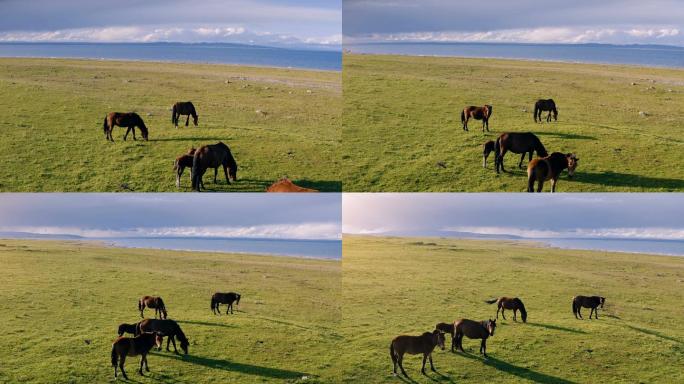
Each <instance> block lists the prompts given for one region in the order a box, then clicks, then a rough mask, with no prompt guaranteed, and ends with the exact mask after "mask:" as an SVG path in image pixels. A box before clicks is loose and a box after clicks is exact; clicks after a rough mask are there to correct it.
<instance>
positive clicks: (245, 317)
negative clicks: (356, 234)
mask: <svg viewBox="0 0 684 384" xmlns="http://www.w3.org/2000/svg"><path fill="white" fill-rule="evenodd" d="M0 265H2V275H3V276H2V280H0V322H1V323H2V324H3V336H4V340H5V341H4V347H3V348H2V349H1V350H0V361H2V369H0V382H7V383H10V382H11V383H17V382H41V383H47V382H50V383H96V382H97V383H102V382H109V381H111V380H112V379H113V375H114V373H113V372H114V370H113V369H112V368H111V366H110V365H111V364H110V361H109V354H110V351H111V343H112V341H113V340H114V339H115V337H116V336H117V334H116V332H117V326H118V324H119V323H123V322H126V323H134V322H137V321H139V320H140V315H139V313H138V311H137V300H138V298H139V297H140V296H142V295H160V296H162V297H163V298H164V300H165V302H166V306H167V309H168V313H169V318H171V319H174V320H176V321H177V322H178V323H179V325H180V326H181V327H182V328H183V330H184V332H185V334H186V335H187V336H188V339H189V340H190V347H189V354H188V355H186V356H182V357H178V356H176V355H174V354H173V353H172V352H171V353H169V352H166V351H162V352H156V351H155V352H153V353H152V354H151V355H150V356H149V357H148V361H149V365H150V369H151V373H150V374H149V375H148V376H147V378H141V377H140V376H138V374H137V372H136V371H137V369H136V365H137V364H139V361H140V359H139V358H129V359H128V360H127V362H126V367H127V372H128V374H129V377H130V378H131V379H132V381H133V382H139V383H152V382H161V383H215V382H221V383H270V382H277V383H300V382H306V383H321V382H330V377H331V376H332V375H334V374H335V370H334V369H333V368H332V367H333V366H334V364H333V363H334V361H335V354H334V353H330V351H331V350H332V351H334V350H335V348H334V346H335V345H336V343H337V342H338V341H339V339H340V336H339V333H338V330H337V327H338V325H339V319H340V297H339V294H340V291H339V290H340V263H339V261H325V260H312V259H301V258H293V257H270V256H254V255H242V254H240V255H237V254H211V253H199V252H176V251H161V250H146V249H117V248H108V247H104V246H100V245H99V244H97V243H86V242H76V241H70V242H64V241H29V240H0ZM231 290H233V291H237V292H240V293H241V294H242V295H243V296H242V300H241V301H240V305H239V310H238V311H235V314H234V315H228V316H226V315H220V316H217V315H213V314H212V312H211V309H210V307H209V304H210V298H211V295H212V293H213V292H215V291H231ZM224 309H225V306H222V307H221V310H222V311H223V310H224ZM146 316H147V317H150V316H154V311H149V310H148V311H146Z"/></svg>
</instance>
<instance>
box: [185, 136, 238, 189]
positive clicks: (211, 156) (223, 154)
mask: <svg viewBox="0 0 684 384" xmlns="http://www.w3.org/2000/svg"><path fill="white" fill-rule="evenodd" d="M219 166H223V173H224V174H225V175H226V183H228V184H230V181H231V180H232V181H235V180H236V179H237V168H238V166H237V162H236V161H235V158H234V157H233V154H232V153H231V152H230V148H228V146H227V145H225V144H224V143H223V142H220V141H219V142H218V143H216V144H212V145H204V146H201V147H199V148H198V149H197V150H196V151H195V154H194V155H193V159H192V189H193V190H195V191H197V192H199V191H200V189H201V187H202V177H203V176H204V173H205V172H206V171H207V168H214V183H216V175H217V174H218V167H219ZM229 174H230V179H229V177H228V175H229Z"/></svg>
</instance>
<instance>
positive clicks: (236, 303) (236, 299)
mask: <svg viewBox="0 0 684 384" xmlns="http://www.w3.org/2000/svg"><path fill="white" fill-rule="evenodd" d="M240 297H241V296H240V294H239V293H236V294H235V305H240Z"/></svg>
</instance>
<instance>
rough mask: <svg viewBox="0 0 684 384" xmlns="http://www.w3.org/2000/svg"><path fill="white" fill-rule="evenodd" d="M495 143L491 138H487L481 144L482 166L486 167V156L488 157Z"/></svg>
mask: <svg viewBox="0 0 684 384" xmlns="http://www.w3.org/2000/svg"><path fill="white" fill-rule="evenodd" d="M495 145H496V143H494V141H493V140H489V141H488V142H486V143H484V144H482V168H487V158H488V157H489V154H490V153H492V151H494V146H495Z"/></svg>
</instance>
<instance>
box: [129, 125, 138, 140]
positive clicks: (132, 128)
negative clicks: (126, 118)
mask: <svg viewBox="0 0 684 384" xmlns="http://www.w3.org/2000/svg"><path fill="white" fill-rule="evenodd" d="M131 131H133V141H136V140H138V139H136V138H135V126H133V127H131Z"/></svg>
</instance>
